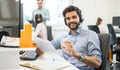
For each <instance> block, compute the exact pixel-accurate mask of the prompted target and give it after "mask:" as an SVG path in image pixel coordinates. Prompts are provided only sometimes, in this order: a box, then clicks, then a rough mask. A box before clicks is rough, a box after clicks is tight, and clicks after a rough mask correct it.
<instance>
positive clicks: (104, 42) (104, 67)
mask: <svg viewBox="0 0 120 70" xmlns="http://www.w3.org/2000/svg"><path fill="white" fill-rule="evenodd" d="M98 36H99V40H100V48H101V51H102V64H101V66H100V67H99V68H98V69H97V70H110V69H111V67H110V63H109V60H108V50H109V45H110V43H109V41H110V34H108V33H98Z"/></svg>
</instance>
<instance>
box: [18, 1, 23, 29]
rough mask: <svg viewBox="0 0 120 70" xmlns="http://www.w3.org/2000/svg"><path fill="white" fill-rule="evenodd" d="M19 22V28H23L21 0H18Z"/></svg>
mask: <svg viewBox="0 0 120 70" xmlns="http://www.w3.org/2000/svg"><path fill="white" fill-rule="evenodd" d="M19 10H20V11H19V24H20V30H21V29H23V27H24V26H23V4H22V2H21V0H19Z"/></svg>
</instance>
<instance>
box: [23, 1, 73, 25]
mask: <svg viewBox="0 0 120 70" xmlns="http://www.w3.org/2000/svg"><path fill="white" fill-rule="evenodd" d="M22 3H23V12H24V13H23V15H24V23H26V22H27V20H30V19H31V17H32V11H33V10H34V9H36V8H37V0H22ZM43 3H44V7H45V8H47V9H48V10H49V12H50V21H48V22H47V24H48V25H62V24H63V23H64V18H63V16H62V11H63V9H64V8H65V7H66V6H68V5H69V4H71V0H44V2H43Z"/></svg>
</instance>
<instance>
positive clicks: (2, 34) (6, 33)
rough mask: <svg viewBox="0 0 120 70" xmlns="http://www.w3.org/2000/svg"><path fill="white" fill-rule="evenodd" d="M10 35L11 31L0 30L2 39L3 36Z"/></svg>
mask: <svg viewBox="0 0 120 70" xmlns="http://www.w3.org/2000/svg"><path fill="white" fill-rule="evenodd" d="M4 35H5V36H9V33H8V32H7V31H0V41H1V39H2V36H4Z"/></svg>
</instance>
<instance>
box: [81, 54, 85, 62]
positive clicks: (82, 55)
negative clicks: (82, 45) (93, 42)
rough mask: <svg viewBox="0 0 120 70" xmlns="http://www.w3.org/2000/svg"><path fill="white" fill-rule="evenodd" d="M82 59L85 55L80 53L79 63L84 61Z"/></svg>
mask: <svg viewBox="0 0 120 70" xmlns="http://www.w3.org/2000/svg"><path fill="white" fill-rule="evenodd" d="M84 58H85V55H84V54H82V53H80V61H81V62H82V61H83V60H84Z"/></svg>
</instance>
